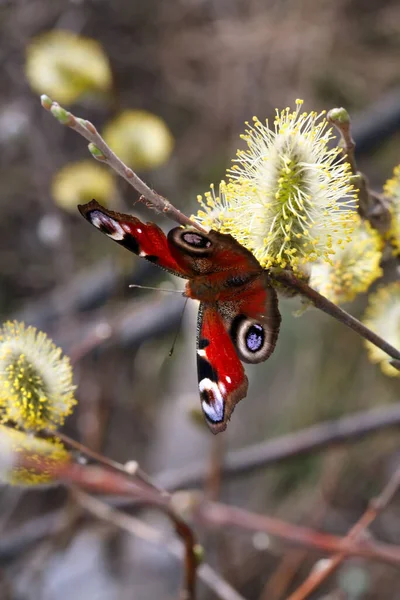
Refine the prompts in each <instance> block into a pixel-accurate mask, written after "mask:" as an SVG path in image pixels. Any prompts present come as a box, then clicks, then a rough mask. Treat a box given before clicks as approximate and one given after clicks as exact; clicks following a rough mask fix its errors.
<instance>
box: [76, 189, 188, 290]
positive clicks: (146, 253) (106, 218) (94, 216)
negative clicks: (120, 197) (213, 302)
mask: <svg viewBox="0 0 400 600" xmlns="http://www.w3.org/2000/svg"><path fill="white" fill-rule="evenodd" d="M78 209H79V212H80V213H81V215H82V216H83V217H85V219H86V220H87V221H89V223H91V224H92V225H93V226H94V227H96V228H97V229H99V230H100V231H101V232H102V233H104V234H105V235H107V236H108V237H109V238H111V239H113V240H114V241H115V242H117V243H118V244H120V245H121V246H123V247H124V248H127V250H130V251H131V252H133V253H134V254H137V255H138V256H142V257H143V258H146V259H147V260H149V261H150V262H152V263H154V264H157V265H159V266H160V267H162V268H163V269H166V270H167V271H170V272H171V273H173V274H174V275H178V276H180V277H185V278H186V277H187V276H188V275H187V272H186V271H185V270H184V269H183V268H182V267H181V266H180V265H179V264H178V263H177V261H176V260H175V258H174V257H173V255H172V254H171V250H170V246H169V243H168V240H167V238H166V236H165V234H164V233H163V231H162V230H161V229H160V228H159V227H158V226H157V225H156V224H155V223H142V221H140V220H139V219H137V218H136V217H133V216H132V215H126V214H124V213H118V212H114V211H113V210H107V209H105V208H103V207H102V206H101V204H99V203H98V202H96V200H92V201H91V202H89V203H88V204H84V205H79V206H78Z"/></svg>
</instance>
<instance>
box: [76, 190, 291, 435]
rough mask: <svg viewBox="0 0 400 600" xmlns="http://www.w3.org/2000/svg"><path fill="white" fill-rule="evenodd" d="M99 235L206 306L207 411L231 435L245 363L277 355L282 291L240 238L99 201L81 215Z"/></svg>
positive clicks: (201, 352) (200, 342) (200, 350)
mask: <svg viewBox="0 0 400 600" xmlns="http://www.w3.org/2000/svg"><path fill="white" fill-rule="evenodd" d="M78 208H79V210H80V212H81V214H82V215H83V216H84V217H85V218H86V219H87V220H88V221H89V222H90V223H91V224H92V225H94V226H95V227H96V228H97V229H99V230H100V231H102V232H103V233H105V234H106V235H107V236H108V237H110V238H111V239H113V240H114V241H116V242H118V243H119V244H120V245H122V246H124V247H125V248H127V249H128V250H130V251H131V252H134V254H136V255H138V256H142V257H143V258H146V259H147V260H149V261H150V262H152V263H154V264H157V265H158V266H160V267H161V268H163V269H165V270H167V271H169V272H171V273H173V274H174V275H177V276H178V277H183V278H185V279H187V283H186V287H185V295H186V296H187V297H189V298H193V299H196V300H199V301H200V309H199V317H198V335H197V369H198V379H199V392H200V401H201V407H202V410H203V413H204V416H205V418H206V422H207V424H208V425H209V427H210V429H211V431H212V432H213V433H218V432H220V431H223V430H224V429H225V428H226V425H227V421H228V420H229V418H230V415H231V414H232V411H233V409H234V407H235V405H236V404H237V403H238V402H239V401H240V400H241V399H243V398H244V397H245V396H246V394H247V387H248V380H247V377H246V374H245V372H244V368H243V365H242V362H248V363H258V362H262V361H264V360H266V359H267V358H268V357H269V356H270V354H271V353H272V351H273V349H274V347H275V343H276V340H277V336H278V332H279V325H280V315H279V310H278V305H277V297H276V292H275V290H274V289H273V288H272V287H271V285H270V283H269V279H268V275H267V273H266V272H265V271H264V270H263V269H262V267H261V266H260V264H259V263H258V261H257V260H256V259H255V257H254V256H253V255H252V254H251V253H250V252H249V251H248V250H246V249H245V248H244V247H243V246H241V245H240V244H239V243H238V242H237V241H236V240H235V239H234V238H233V237H231V236H230V235H225V234H222V233H219V232H217V231H213V230H211V231H210V232H208V233H207V234H204V233H201V232H199V231H197V230H196V229H194V228H193V229H192V228H188V229H183V228H181V227H175V228H174V229H172V230H171V231H170V232H169V233H168V235H167V236H166V235H165V234H164V233H163V232H162V230H161V229H160V228H159V227H158V226H157V225H155V224H154V223H146V224H145V223H142V222H141V221H140V220H139V219H137V218H135V217H133V216H131V215H126V214H123V213H117V212H114V211H108V210H106V209H105V208H103V207H102V206H101V205H100V204H98V203H97V202H96V201H94V200H93V201H92V202H90V203H89V204H85V205H84V206H80V207H78Z"/></svg>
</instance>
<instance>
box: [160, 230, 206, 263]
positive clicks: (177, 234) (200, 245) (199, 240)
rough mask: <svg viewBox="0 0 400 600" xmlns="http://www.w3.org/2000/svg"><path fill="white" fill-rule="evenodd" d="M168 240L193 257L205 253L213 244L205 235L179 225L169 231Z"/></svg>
mask: <svg viewBox="0 0 400 600" xmlns="http://www.w3.org/2000/svg"><path fill="white" fill-rule="evenodd" d="M168 241H169V242H172V243H173V244H174V246H177V247H178V248H180V249H182V250H184V251H185V252H186V254H189V255H191V256H194V257H198V256H202V257H203V256H205V255H207V254H208V253H209V252H210V251H211V250H212V246H213V243H212V241H211V240H210V238H209V237H207V236H206V235H203V234H201V233H199V232H198V231H196V230H191V229H182V228H181V227H175V229H172V230H171V231H170V232H169V234H168Z"/></svg>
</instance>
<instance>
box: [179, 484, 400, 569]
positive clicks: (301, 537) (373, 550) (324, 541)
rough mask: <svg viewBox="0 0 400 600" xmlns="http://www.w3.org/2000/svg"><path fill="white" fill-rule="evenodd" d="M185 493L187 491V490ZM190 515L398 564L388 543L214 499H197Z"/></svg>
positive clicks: (399, 557) (397, 552) (399, 554)
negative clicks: (341, 534) (304, 524)
mask: <svg viewBox="0 0 400 600" xmlns="http://www.w3.org/2000/svg"><path fill="white" fill-rule="evenodd" d="M187 493H188V494H190V492H187ZM194 516H195V518H196V517H197V518H198V519H199V521H200V522H203V523H205V524H207V525H208V526H210V525H211V526H214V527H224V528H232V527H237V528H241V529H246V530H248V531H256V532H259V531H262V532H264V533H266V534H267V535H273V536H276V537H279V538H281V539H283V540H285V541H286V542H289V543H292V544H296V545H301V546H305V547H308V548H314V549H318V550H320V551H321V550H322V551H325V552H328V553H335V554H336V553H340V554H343V555H344V556H359V557H362V558H367V559H369V560H377V561H380V562H386V563H389V564H392V565H394V566H396V567H399V566H400V547H399V546H395V545H392V544H383V543H378V542H368V543H367V542H366V541H360V542H359V541H357V540H354V539H353V538H351V539H350V538H348V537H346V538H341V537H338V536H336V535H331V534H327V533H320V532H318V531H314V530H312V529H309V528H307V527H301V526H299V525H294V524H293V523H287V522H286V521H282V520H280V519H277V518H274V517H269V516H266V515H260V514H256V513H252V512H249V511H247V510H244V509H242V508H237V507H235V506H229V505H227V504H222V503H218V502H199V504H198V507H197V509H194Z"/></svg>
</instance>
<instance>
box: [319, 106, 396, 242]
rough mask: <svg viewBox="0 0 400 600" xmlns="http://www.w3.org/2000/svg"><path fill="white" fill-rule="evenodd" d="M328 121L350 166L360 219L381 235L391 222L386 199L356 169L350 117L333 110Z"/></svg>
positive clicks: (342, 110)
mask: <svg viewBox="0 0 400 600" xmlns="http://www.w3.org/2000/svg"><path fill="white" fill-rule="evenodd" d="M328 121H329V122H330V123H331V124H332V125H334V126H335V127H336V129H337V131H338V132H339V134H340V138H341V147H342V152H343V155H344V158H345V160H346V161H347V162H348V163H349V165H350V169H351V173H352V175H353V178H352V179H353V183H354V185H355V186H356V187H357V188H358V212H359V213H360V216H361V218H362V219H367V220H368V221H369V222H370V223H371V226H372V227H373V228H374V229H376V230H377V231H379V232H380V233H381V234H383V233H385V232H386V231H387V230H388V229H389V227H390V222H391V214H390V208H389V202H388V200H387V198H384V197H383V196H382V195H381V194H378V193H376V192H374V191H373V190H371V188H370V187H369V183H368V179H367V177H366V176H365V175H364V173H361V172H360V171H358V169H357V162H356V157H355V148H356V143H355V141H354V139H353V136H352V132H351V119H350V115H349V114H348V112H347V111H346V110H345V109H344V108H333V109H332V110H330V111H329V112H328Z"/></svg>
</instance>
